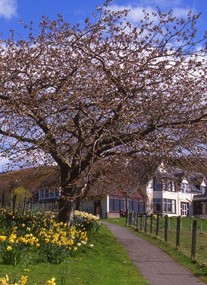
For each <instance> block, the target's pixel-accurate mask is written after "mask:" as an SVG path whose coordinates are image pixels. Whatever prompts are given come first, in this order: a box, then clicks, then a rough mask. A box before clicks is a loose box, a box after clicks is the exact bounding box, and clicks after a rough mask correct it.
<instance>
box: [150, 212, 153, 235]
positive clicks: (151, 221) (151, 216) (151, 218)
mask: <svg viewBox="0 0 207 285" xmlns="http://www.w3.org/2000/svg"><path fill="white" fill-rule="evenodd" d="M152 223H153V214H151V215H150V233H152Z"/></svg>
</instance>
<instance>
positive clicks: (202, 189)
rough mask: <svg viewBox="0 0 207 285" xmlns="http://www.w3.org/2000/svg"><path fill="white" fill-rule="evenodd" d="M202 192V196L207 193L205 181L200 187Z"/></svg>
mask: <svg viewBox="0 0 207 285" xmlns="http://www.w3.org/2000/svg"><path fill="white" fill-rule="evenodd" d="M200 191H201V193H202V195H204V194H205V192H206V183H205V182H204V181H203V182H202V183H201V185H200Z"/></svg>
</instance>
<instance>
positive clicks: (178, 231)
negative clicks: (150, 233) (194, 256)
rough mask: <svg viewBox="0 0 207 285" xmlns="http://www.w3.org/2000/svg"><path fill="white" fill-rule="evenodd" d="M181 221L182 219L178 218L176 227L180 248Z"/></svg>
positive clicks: (177, 244) (177, 242)
mask: <svg viewBox="0 0 207 285" xmlns="http://www.w3.org/2000/svg"><path fill="white" fill-rule="evenodd" d="M180 219H181V217H180V216H178V217H177V226H176V247H179V246H180Z"/></svg>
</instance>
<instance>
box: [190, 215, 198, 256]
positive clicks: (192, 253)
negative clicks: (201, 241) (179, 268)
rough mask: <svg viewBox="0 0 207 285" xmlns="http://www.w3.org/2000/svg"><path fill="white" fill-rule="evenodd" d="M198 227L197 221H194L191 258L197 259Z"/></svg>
mask: <svg viewBox="0 0 207 285" xmlns="http://www.w3.org/2000/svg"><path fill="white" fill-rule="evenodd" d="M196 229H197V221H196V220H194V221H193V229H192V248H191V260H192V261H195V253H196Z"/></svg>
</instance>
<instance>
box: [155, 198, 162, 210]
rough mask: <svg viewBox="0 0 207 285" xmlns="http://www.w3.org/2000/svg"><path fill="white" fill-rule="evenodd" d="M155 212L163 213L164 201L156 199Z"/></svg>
mask: <svg viewBox="0 0 207 285" xmlns="http://www.w3.org/2000/svg"><path fill="white" fill-rule="evenodd" d="M154 212H155V213H160V212H162V199H154Z"/></svg>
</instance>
